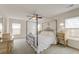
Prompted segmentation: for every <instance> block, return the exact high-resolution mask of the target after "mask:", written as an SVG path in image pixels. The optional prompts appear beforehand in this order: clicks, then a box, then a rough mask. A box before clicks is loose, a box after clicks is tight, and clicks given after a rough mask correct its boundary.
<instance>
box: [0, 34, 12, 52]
mask: <svg viewBox="0 0 79 59" xmlns="http://www.w3.org/2000/svg"><path fill="white" fill-rule="evenodd" d="M12 49H13V40H12V39H11V36H10V34H9V33H4V34H2V37H0V53H11V52H12Z"/></svg>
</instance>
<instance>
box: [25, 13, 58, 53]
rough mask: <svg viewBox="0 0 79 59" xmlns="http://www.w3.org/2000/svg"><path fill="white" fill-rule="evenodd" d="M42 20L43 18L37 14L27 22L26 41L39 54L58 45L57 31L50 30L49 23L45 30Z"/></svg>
mask: <svg viewBox="0 0 79 59" xmlns="http://www.w3.org/2000/svg"><path fill="white" fill-rule="evenodd" d="M40 19H42V17H40V16H38V14H35V15H34V16H32V17H31V18H29V20H27V21H26V29H27V30H26V41H27V42H28V43H29V44H30V45H31V47H33V48H34V50H35V51H36V52H37V53H40V52H42V51H43V50H45V49H47V48H48V47H50V46H51V44H56V42H57V40H56V29H52V28H50V25H49V23H48V26H47V27H46V28H43V27H44V25H43V24H44V23H40ZM55 25H56V24H55ZM55 28H56V27H55Z"/></svg>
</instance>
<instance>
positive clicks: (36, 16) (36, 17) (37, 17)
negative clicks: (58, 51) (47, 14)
mask: <svg viewBox="0 0 79 59" xmlns="http://www.w3.org/2000/svg"><path fill="white" fill-rule="evenodd" d="M34 17H35V19H32V18H31V19H29V20H36V22H35V23H36V45H37V46H36V47H35V48H34V49H35V50H36V48H38V24H39V23H38V20H39V16H38V14H35V15H34ZM29 20H27V21H26V40H27V39H28V38H27V37H28V34H27V32H28V30H27V28H28V24H27V23H28V22H30V21H29ZM54 21H55V22H56V37H57V20H54ZM31 22H32V21H31ZM45 23H46V22H45ZM43 24H44V23H42V30H43ZM34 43H35V42H34ZM36 52H37V51H36Z"/></svg>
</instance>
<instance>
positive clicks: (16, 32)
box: [12, 23, 21, 35]
mask: <svg viewBox="0 0 79 59" xmlns="http://www.w3.org/2000/svg"><path fill="white" fill-rule="evenodd" d="M12 34H13V35H19V34H21V24H19V23H13V24H12Z"/></svg>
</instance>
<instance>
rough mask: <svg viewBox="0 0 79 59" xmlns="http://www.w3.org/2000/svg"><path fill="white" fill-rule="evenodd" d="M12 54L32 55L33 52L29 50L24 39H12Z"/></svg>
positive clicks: (31, 49)
mask: <svg viewBox="0 0 79 59" xmlns="http://www.w3.org/2000/svg"><path fill="white" fill-rule="evenodd" d="M13 53H14V54H34V53H35V51H34V50H33V48H31V47H30V46H29V45H28V44H27V42H26V39H14V50H13Z"/></svg>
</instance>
